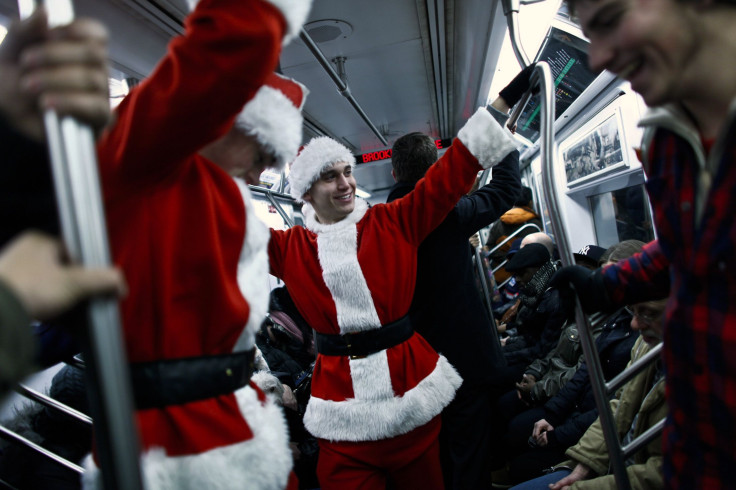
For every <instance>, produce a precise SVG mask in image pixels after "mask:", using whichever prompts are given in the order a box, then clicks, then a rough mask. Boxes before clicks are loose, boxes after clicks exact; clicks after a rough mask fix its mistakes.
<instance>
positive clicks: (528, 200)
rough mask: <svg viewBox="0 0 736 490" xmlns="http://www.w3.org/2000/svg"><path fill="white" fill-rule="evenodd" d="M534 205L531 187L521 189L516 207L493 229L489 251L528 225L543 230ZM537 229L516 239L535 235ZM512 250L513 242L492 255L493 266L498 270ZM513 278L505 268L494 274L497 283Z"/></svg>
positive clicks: (489, 239) (502, 216)
mask: <svg viewBox="0 0 736 490" xmlns="http://www.w3.org/2000/svg"><path fill="white" fill-rule="evenodd" d="M533 206H534V204H533V203H532V190H531V189H530V188H529V187H522V188H521V196H520V197H519V199H517V200H516V202H515V203H514V207H512V208H511V209H509V210H508V211H506V212H505V213H504V214H503V215H501V217H500V218H499V219H498V221H496V222H495V223H494V224H493V226H492V227H491V231H490V233H489V235H488V240H487V241H486V247H487V249H488V250H492V249H493V248H495V247H496V246H497V245H498V244H500V243H501V242H503V241H504V240H506V238H508V237H509V236H510V235H511V234H513V233H514V232H515V231H517V230H519V229H520V228H521V227H522V226H524V225H526V224H534V225H537V226H538V227H539V229H540V230H541V229H542V220H541V219H540V218H539V216H538V215H537V213H535V212H534V207H533ZM536 231H537V229H536V228H533V227H531V226H530V227H529V228H525V229H524V230H522V231H521V232H520V233H519V234H518V235H515V238H524V237H525V236H526V235H529V234H531V233H535V232H536ZM510 249H511V242H510V241H509V242H506V243H505V244H504V245H502V246H501V247H499V248H498V249H497V250H495V251H494V252H492V253H491V255H490V258H491V266H492V267H493V268H496V267H497V266H498V265H499V264H501V263H502V262H503V261H504V259H505V258H506V253H507V252H508V251H509V250H510ZM509 277H511V271H509V270H508V269H506V268H505V267H502V268H500V269H499V270H497V271H496V273H495V274H494V278H495V279H496V282H497V283H501V282H503V281H505V280H506V279H508V278H509Z"/></svg>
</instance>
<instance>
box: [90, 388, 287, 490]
mask: <svg viewBox="0 0 736 490" xmlns="http://www.w3.org/2000/svg"><path fill="white" fill-rule="evenodd" d="M235 397H236V398H237V400H238V407H239V408H240V411H241V412H242V414H243V417H244V418H245V420H247V421H248V426H249V427H250V429H251V430H252V431H253V438H252V439H250V440H247V441H243V442H239V443H236V444H231V445H229V446H221V447H216V448H214V449H210V450H209V451H206V452H203V453H200V454H193V455H187V456H169V455H167V454H166V451H165V450H164V449H163V448H159V447H157V448H152V449H150V450H149V451H146V452H145V453H144V454H142V455H141V473H142V476H143V487H144V488H146V489H148V490H195V489H196V490H200V489H204V488H206V489H208V490H220V489H223V490H224V489H230V488H236V487H238V488H239V487H240V486H243V485H245V487H247V488H257V489H259V490H283V489H284V488H286V484H287V482H288V479H289V474H290V473H291V468H292V456H291V451H290V450H289V436H288V430H287V428H286V421H285V420H284V415H283V413H282V411H281V407H280V406H278V405H277V404H276V403H275V402H274V401H273V400H272V399H271V398H270V397H267V401H266V402H265V403H261V402H260V400H258V394H257V393H256V391H255V390H254V389H253V388H252V387H251V386H245V387H243V388H241V389H239V390H238V391H236V392H235ZM84 467H85V473H84V475H83V477H82V486H83V488H84V489H85V490H92V489H95V490H98V489H102V478H101V474H100V471H99V468H98V467H97V465H96V464H95V462H94V460H93V458H92V456H91V455H89V456H87V458H86V459H85V462H84ZM244 482H247V484H245V483H244Z"/></svg>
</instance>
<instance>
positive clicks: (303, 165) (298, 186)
mask: <svg viewBox="0 0 736 490" xmlns="http://www.w3.org/2000/svg"><path fill="white" fill-rule="evenodd" d="M339 162H345V163H349V164H350V165H352V166H355V157H354V156H353V154H352V153H351V152H350V150H348V149H347V148H345V147H344V146H343V145H341V144H340V143H338V142H337V141H335V140H333V139H332V138H329V137H327V136H320V137H318V138H314V139H312V141H310V142H309V144H307V146H305V147H304V149H303V150H302V151H301V153H299V155H298V156H297V157H296V160H294V163H292V164H291V172H290V173H289V192H290V193H291V196H292V197H293V198H294V199H296V200H297V201H298V202H301V201H302V196H303V195H304V194H306V192H307V191H309V189H310V188H311V187H312V184H314V183H315V182H317V179H319V176H320V174H321V173H322V172H324V171H325V170H327V169H328V168H330V167H331V166H333V165H334V164H336V163H339Z"/></svg>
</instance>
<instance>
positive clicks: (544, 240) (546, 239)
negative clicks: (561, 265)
mask: <svg viewBox="0 0 736 490" xmlns="http://www.w3.org/2000/svg"><path fill="white" fill-rule="evenodd" d="M530 243H540V244H542V245H544V246H545V247H547V251H548V252H549V255H550V257H552V256H554V249H555V242H553V241H552V238H551V237H550V236H549V235H548V234H546V233H543V232H541V231H540V232H537V233H532V234H530V235H527V236H525V237H524V239H523V240H522V241H521V247H522V248H524V247H525V246H526V245H529V244H530Z"/></svg>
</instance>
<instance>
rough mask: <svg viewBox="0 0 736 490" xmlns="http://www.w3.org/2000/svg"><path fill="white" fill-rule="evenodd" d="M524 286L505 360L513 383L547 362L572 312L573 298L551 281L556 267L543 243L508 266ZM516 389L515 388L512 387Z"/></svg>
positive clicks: (521, 253)
mask: <svg viewBox="0 0 736 490" xmlns="http://www.w3.org/2000/svg"><path fill="white" fill-rule="evenodd" d="M506 269H507V270H509V271H510V272H513V273H514V275H515V276H516V278H517V280H518V281H519V282H520V283H521V284H522V289H521V306H520V307H519V312H518V313H517V315H516V318H515V320H514V322H513V324H510V325H509V326H508V327H507V328H516V329H517V331H518V334H517V335H515V336H512V337H508V338H507V339H506V341H505V345H504V356H505V358H506V362H507V363H508V365H509V367H510V368H513V369H514V372H513V373H509V374H513V376H512V381H514V382H515V381H517V380H519V379H521V375H522V374H523V373H524V369H525V368H526V366H528V365H529V364H531V363H532V362H534V361H535V360H536V359H542V358H544V357H545V356H546V355H547V354H548V353H549V352H550V351H552V349H554V348H555V346H556V345H557V342H558V340H559V338H560V334H561V333H562V326H563V325H564V323H565V321H566V320H567V319H568V317H569V316H570V313H571V312H572V303H571V298H570V297H563V296H562V295H561V294H560V291H558V290H557V289H555V288H549V281H550V279H551V277H552V275H553V274H554V272H555V263H554V262H553V261H552V257H551V256H550V254H549V251H548V250H547V247H545V246H544V245H542V244H540V243H530V244H529V245H526V246H524V247H522V248H521V250H519V251H518V252H517V253H516V254H515V255H514V257H513V258H512V259H511V260H510V261H509V263H508V264H506ZM511 388H513V386H511Z"/></svg>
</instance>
